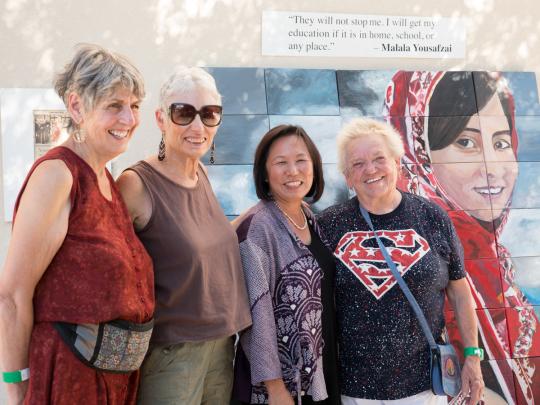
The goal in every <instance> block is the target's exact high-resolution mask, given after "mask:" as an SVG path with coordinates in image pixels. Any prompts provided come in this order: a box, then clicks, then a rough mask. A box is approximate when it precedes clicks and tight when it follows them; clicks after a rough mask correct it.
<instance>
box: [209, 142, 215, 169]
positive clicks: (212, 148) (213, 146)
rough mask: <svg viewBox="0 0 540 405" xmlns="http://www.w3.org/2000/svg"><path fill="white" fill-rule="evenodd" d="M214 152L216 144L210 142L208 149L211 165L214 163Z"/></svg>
mask: <svg viewBox="0 0 540 405" xmlns="http://www.w3.org/2000/svg"><path fill="white" fill-rule="evenodd" d="M215 151H216V143H215V142H212V146H211V147H210V164H211V165H213V164H214V163H216V160H215V159H214V152H215Z"/></svg>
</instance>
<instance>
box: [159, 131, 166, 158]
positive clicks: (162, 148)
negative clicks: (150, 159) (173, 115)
mask: <svg viewBox="0 0 540 405" xmlns="http://www.w3.org/2000/svg"><path fill="white" fill-rule="evenodd" d="M163 138H165V132H162V133H161V142H160V143H159V151H158V155H157V158H158V160H159V161H160V162H161V161H162V160H163V159H165V141H164V140H163Z"/></svg>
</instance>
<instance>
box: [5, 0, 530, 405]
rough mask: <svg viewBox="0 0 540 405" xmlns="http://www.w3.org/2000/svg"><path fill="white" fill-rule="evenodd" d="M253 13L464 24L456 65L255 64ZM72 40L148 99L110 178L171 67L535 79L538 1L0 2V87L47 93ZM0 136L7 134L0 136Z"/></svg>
mask: <svg viewBox="0 0 540 405" xmlns="http://www.w3.org/2000/svg"><path fill="white" fill-rule="evenodd" d="M262 10H283V11H313V12H332V13H349V14H387V15H405V16H412V15H418V16H437V15H440V16H444V17H451V16H457V17H461V18H464V19H465V20H466V22H467V33H468V37H467V48H466V49H467V56H466V58H465V59H463V60H435V59H398V58H396V59H389V58H385V59H365V58H325V57H263V56H261V50H260V43H261V36H260V22H261V12H262ZM78 42H93V43H98V44H101V45H103V46H105V47H108V48H111V49H113V50H116V51H119V52H121V53H123V54H125V55H126V56H128V57H129V58H130V59H131V60H132V61H133V62H134V63H135V64H136V65H137V66H138V67H139V68H140V69H141V71H142V73H143V75H144V77H145V79H146V85H147V93H148V97H147V99H146V101H145V103H144V105H143V110H142V124H141V127H140V129H139V130H138V133H137V134H136V136H135V139H134V140H133V142H132V145H131V146H130V149H129V151H128V152H127V153H126V154H124V155H123V156H121V157H120V158H119V159H118V160H117V162H116V164H115V166H114V172H115V173H118V172H119V170H121V169H122V168H123V167H125V166H127V165H128V164H130V163H132V162H134V161H136V160H137V159H140V158H142V157H144V156H145V155H147V154H149V153H151V152H153V151H154V150H156V148H157V144H158V141H159V132H158V131H157V129H156V127H155V125H154V122H153V109H154V108H155V106H156V104H157V101H156V100H157V92H158V89H159V87H160V84H161V82H162V81H163V80H164V79H165V78H166V77H167V76H168V74H169V73H170V72H171V71H172V70H173V68H174V66H175V65H177V64H185V65H201V66H262V67H298V68H343V69H393V68H402V69H417V68H420V69H432V70H445V69H454V70H455V69H468V70H474V69H486V70H505V71H511V70H516V71H535V72H536V74H537V76H538V78H539V79H540V3H539V2H538V0H514V1H507V0H463V1H452V2H434V1H433V0H410V1H403V0H386V1H378V2H368V1H358V0H340V1H336V2H330V1H324V0H204V1H203V0H200V1H196V0H185V1H180V0H131V1H127V0H123V1H122V0H94V1H92V2H80V1H69V0H56V1H51V0H26V1H22V0H1V1H0V46H1V48H0V49H1V53H0V57H1V60H2V61H1V63H0V88H5V87H43V88H46V87H50V86H51V79H52V75H53V73H54V72H55V71H57V70H58V69H59V68H60V67H61V66H62V65H63V64H64V63H66V62H67V60H68V59H69V57H70V56H71V55H72V52H73V46H74V45H75V44H76V43H78ZM6 136H9V134H0V137H6ZM0 139H1V138H0ZM0 145H1V143H0ZM0 159H1V154H0ZM0 163H1V162H0ZM1 167H2V166H1V164H0V168H1ZM1 192H2V175H1V173H0V193H1ZM2 201H3V198H0V212H3V209H4V207H3V206H2ZM9 235H10V224H9V223H5V222H3V221H2V222H0V263H3V261H4V258H5V254H6V251H7V245H8V241H9ZM2 389H3V388H0V403H4V402H5V399H4V398H3V397H2V393H3V392H2V391H1V390H2Z"/></svg>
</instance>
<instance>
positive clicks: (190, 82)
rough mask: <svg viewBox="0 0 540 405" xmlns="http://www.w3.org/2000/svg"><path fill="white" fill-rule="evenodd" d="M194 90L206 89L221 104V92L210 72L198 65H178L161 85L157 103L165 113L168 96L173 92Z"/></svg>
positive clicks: (167, 107)
mask: <svg viewBox="0 0 540 405" xmlns="http://www.w3.org/2000/svg"><path fill="white" fill-rule="evenodd" d="M196 90H206V91H208V92H209V93H210V94H211V95H212V96H214V97H215V98H216V100H217V102H218V104H221V94H219V91H218V89H217V86H216V81H215V80H214V78H213V77H212V75H211V74H210V73H208V72H207V71H206V70H204V69H201V68H200V67H184V66H182V67H179V68H178V69H177V70H176V71H175V72H174V73H173V74H172V75H171V76H170V77H169V78H168V79H167V80H166V81H165V83H163V86H161V91H160V93H159V105H160V107H161V109H162V110H163V111H164V112H165V113H167V112H168V109H169V106H168V105H167V103H168V100H169V98H170V97H171V96H172V95H173V94H174V93H186V92H190V91H196Z"/></svg>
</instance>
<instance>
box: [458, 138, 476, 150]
mask: <svg viewBox="0 0 540 405" xmlns="http://www.w3.org/2000/svg"><path fill="white" fill-rule="evenodd" d="M456 143H457V144H458V145H459V146H461V147H462V148H463V149H472V148H474V147H476V144H475V143H474V141H473V140H472V139H469V138H460V139H458V140H457V141H456Z"/></svg>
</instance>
